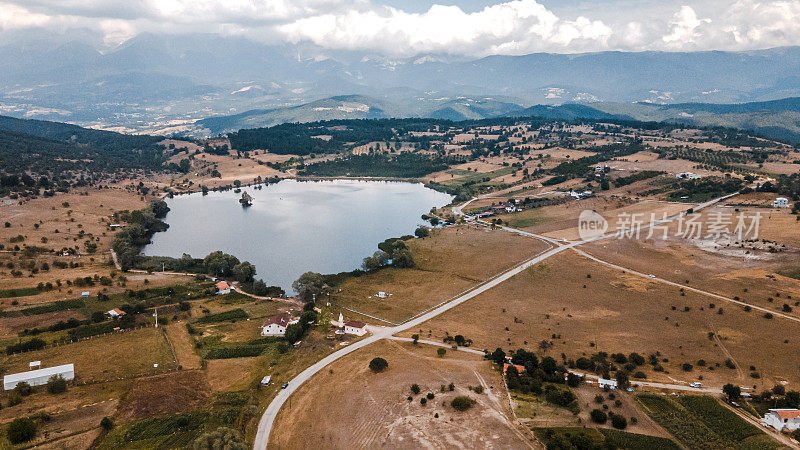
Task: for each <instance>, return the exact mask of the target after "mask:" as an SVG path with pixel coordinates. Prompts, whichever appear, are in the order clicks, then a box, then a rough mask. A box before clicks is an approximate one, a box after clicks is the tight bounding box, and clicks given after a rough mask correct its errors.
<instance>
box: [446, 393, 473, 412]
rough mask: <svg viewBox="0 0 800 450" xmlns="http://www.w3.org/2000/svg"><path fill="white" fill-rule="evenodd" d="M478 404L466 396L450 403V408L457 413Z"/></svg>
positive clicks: (461, 396) (460, 396)
mask: <svg viewBox="0 0 800 450" xmlns="http://www.w3.org/2000/svg"><path fill="white" fill-rule="evenodd" d="M475 403H476V402H475V400H473V399H471V398H469V397H467V396H466V395H459V396H457V397H456V398H454V399H453V400H452V401H451V402H450V406H452V407H453V409H455V410H456V411H466V410H468V409H470V408H472V405H474V404H475Z"/></svg>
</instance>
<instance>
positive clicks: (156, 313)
mask: <svg viewBox="0 0 800 450" xmlns="http://www.w3.org/2000/svg"><path fill="white" fill-rule="evenodd" d="M153 315H154V316H155V318H156V328H158V308H155V313H153Z"/></svg>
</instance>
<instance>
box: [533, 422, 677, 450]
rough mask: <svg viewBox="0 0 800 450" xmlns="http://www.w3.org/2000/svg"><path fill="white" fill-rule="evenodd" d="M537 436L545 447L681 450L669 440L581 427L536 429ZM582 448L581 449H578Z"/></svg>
mask: <svg viewBox="0 0 800 450" xmlns="http://www.w3.org/2000/svg"><path fill="white" fill-rule="evenodd" d="M534 432H535V433H536V436H537V437H538V438H539V441H540V442H543V443H544V444H545V445H548V448H550V447H549V446H553V447H554V448H555V447H557V446H558V445H575V446H576V447H577V446H593V447H598V448H602V446H603V445H607V446H613V447H614V448H625V449H630V450H677V449H679V448H681V447H680V446H678V445H677V444H675V442H673V441H672V440H670V439H667V438H660V437H654V436H646V435H642V434H635V433H628V432H625V431H619V430H611V429H595V428H581V427H551V428H534ZM578 448H581V447H578Z"/></svg>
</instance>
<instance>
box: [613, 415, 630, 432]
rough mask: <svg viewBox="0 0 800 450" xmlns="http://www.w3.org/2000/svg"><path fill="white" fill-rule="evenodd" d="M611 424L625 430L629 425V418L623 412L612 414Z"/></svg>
mask: <svg viewBox="0 0 800 450" xmlns="http://www.w3.org/2000/svg"><path fill="white" fill-rule="evenodd" d="M611 425H612V426H613V427H614V428H617V429H619V430H624V429H625V428H627V427H628V419H626V418H625V416H623V415H622V414H614V415H613V416H611Z"/></svg>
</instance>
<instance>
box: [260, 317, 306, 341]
mask: <svg viewBox="0 0 800 450" xmlns="http://www.w3.org/2000/svg"><path fill="white" fill-rule="evenodd" d="M297 322H298V320H296V319H295V320H292V318H291V317H289V315H288V314H276V315H274V316H270V317H267V320H265V321H264V324H263V325H261V335H262V336H283V335H285V334H286V327H288V326H289V325H291V324H293V323H297Z"/></svg>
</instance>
